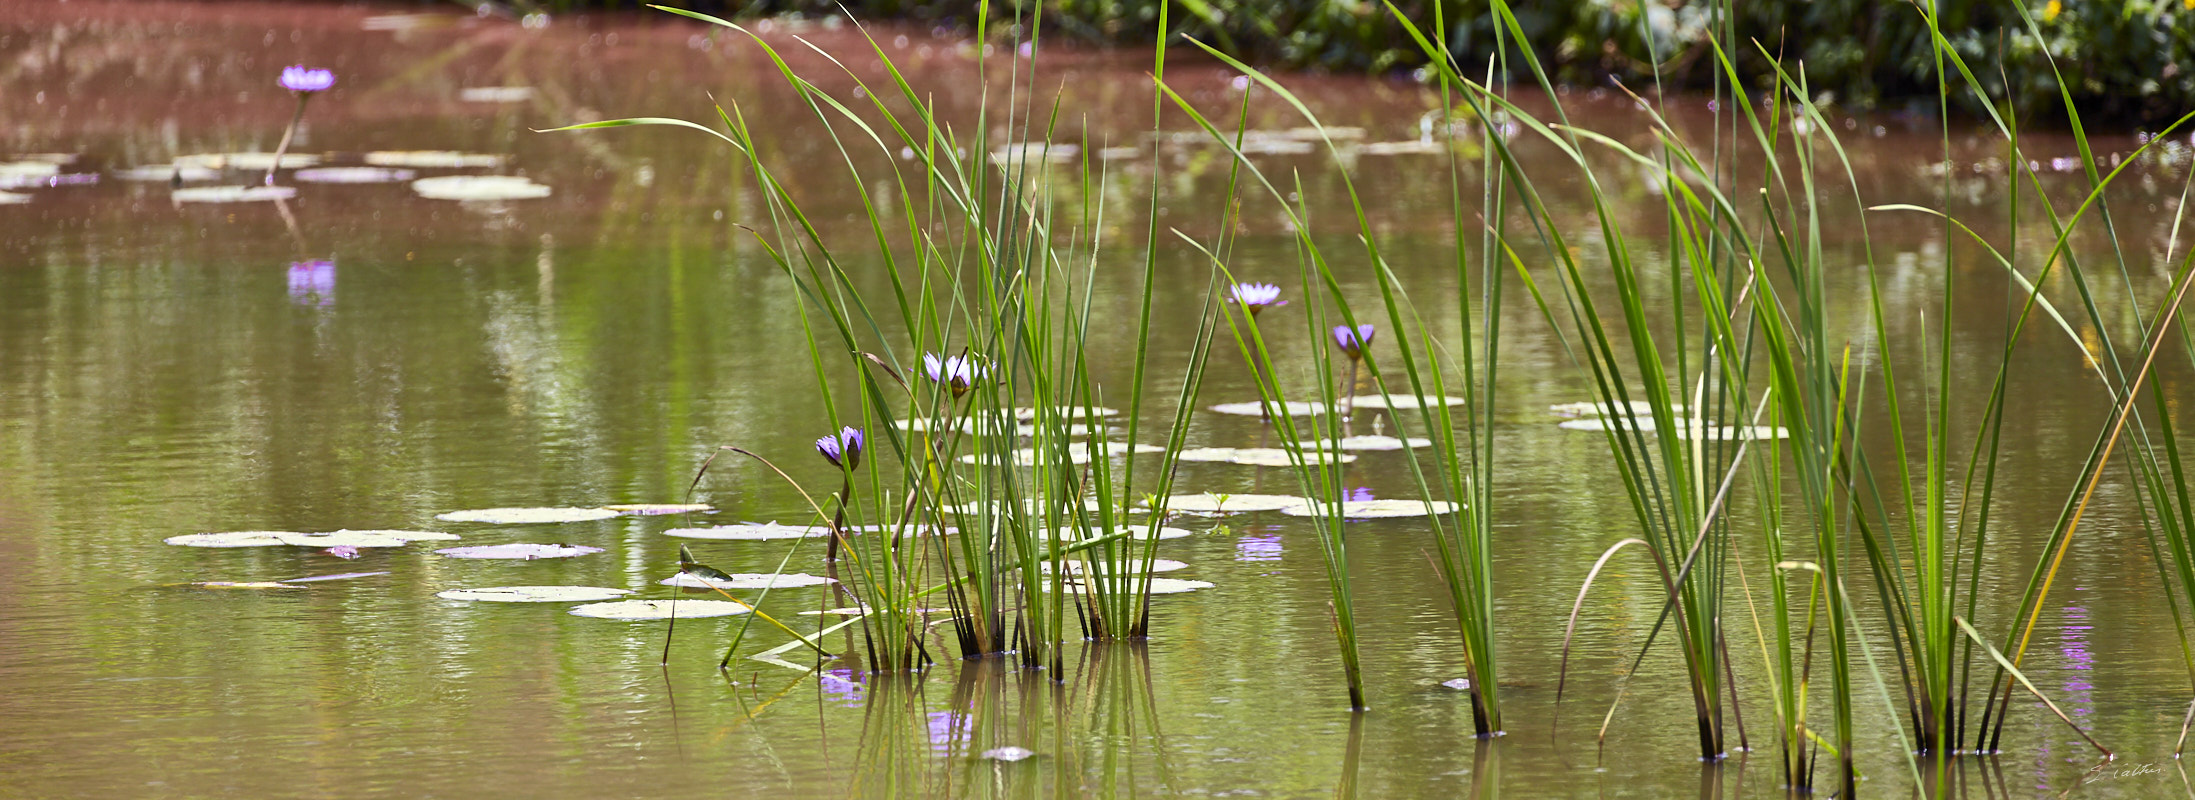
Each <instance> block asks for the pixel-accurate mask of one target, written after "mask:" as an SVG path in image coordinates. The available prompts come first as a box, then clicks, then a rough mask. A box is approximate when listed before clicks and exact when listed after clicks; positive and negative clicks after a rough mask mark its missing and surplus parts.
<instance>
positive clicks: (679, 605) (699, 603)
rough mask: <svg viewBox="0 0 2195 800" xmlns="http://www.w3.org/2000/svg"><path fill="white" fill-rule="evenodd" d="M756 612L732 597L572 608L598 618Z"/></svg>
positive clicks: (696, 616) (574, 613) (697, 616)
mask: <svg viewBox="0 0 2195 800" xmlns="http://www.w3.org/2000/svg"><path fill="white" fill-rule="evenodd" d="M752 611H754V608H753V607H751V606H749V605H747V604H746V603H734V602H732V601H730V600H619V601H616V602H611V603H588V604H586V605H583V606H580V607H578V608H574V609H572V616H575V617H593V618H595V619H622V620H633V621H642V620H656V619H671V618H673V617H676V618H678V619H700V618H702V617H733V616H738V615H740V614H746V613H749V612H752Z"/></svg>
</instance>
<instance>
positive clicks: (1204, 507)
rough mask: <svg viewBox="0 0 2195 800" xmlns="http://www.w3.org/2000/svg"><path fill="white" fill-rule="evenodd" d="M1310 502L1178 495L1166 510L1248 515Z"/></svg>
mask: <svg viewBox="0 0 2195 800" xmlns="http://www.w3.org/2000/svg"><path fill="white" fill-rule="evenodd" d="M1306 502H1309V501H1307V500H1305V499H1303V498H1301V497H1297V496H1295V495H1290V494H1224V493H1220V492H1205V493H1203V494H1177V495H1173V496H1171V497H1168V498H1166V510H1168V511H1186V512H1188V513H1191V514H1246V513H1249V512H1252V511H1279V510H1281V509H1284V508H1288V507H1291V506H1300V505H1303V504H1304V503H1306Z"/></svg>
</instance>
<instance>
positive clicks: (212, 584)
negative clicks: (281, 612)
mask: <svg viewBox="0 0 2195 800" xmlns="http://www.w3.org/2000/svg"><path fill="white" fill-rule="evenodd" d="M187 585H190V586H196V587H198V588H201V589H302V588H305V587H302V586H291V585H289V584H287V583H278V582H275V581H199V582H197V583H192V584H187Z"/></svg>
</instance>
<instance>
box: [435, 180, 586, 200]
mask: <svg viewBox="0 0 2195 800" xmlns="http://www.w3.org/2000/svg"><path fill="white" fill-rule="evenodd" d="M412 191H414V192H418V193H419V196H420V197H424V198H427V199H429V200H537V199H540V198H543V197H548V196H549V195H550V194H551V193H552V191H553V190H552V189H550V188H549V187H547V186H543V185H541V184H538V183H534V182H533V181H530V180H527V179H525V178H520V177H516V176H512V175H443V176H441V177H436V178H420V179H419V180H416V181H412Z"/></svg>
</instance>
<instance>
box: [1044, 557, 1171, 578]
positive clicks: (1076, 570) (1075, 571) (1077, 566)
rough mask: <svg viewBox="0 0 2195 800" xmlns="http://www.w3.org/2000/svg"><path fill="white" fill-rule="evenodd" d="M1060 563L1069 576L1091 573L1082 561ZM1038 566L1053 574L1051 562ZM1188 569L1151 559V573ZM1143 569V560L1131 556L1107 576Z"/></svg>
mask: <svg viewBox="0 0 2195 800" xmlns="http://www.w3.org/2000/svg"><path fill="white" fill-rule="evenodd" d="M1059 563H1060V565H1061V566H1063V567H1065V568H1066V572H1067V574H1069V575H1081V574H1083V573H1084V572H1087V571H1089V569H1090V565H1089V564H1087V563H1084V562H1081V561H1062V562H1059ZM1038 566H1039V568H1040V569H1041V571H1042V572H1044V573H1045V574H1047V575H1049V574H1051V572H1052V562H1050V561H1043V562H1038ZM1188 568H1189V564H1188V563H1187V562H1182V561H1174V560H1172V559H1165V558H1154V559H1151V571H1152V572H1173V571H1175V570H1183V569H1188ZM1142 569H1143V559H1141V558H1136V557H1133V556H1130V557H1129V559H1128V560H1127V561H1126V562H1125V563H1122V564H1120V565H1118V566H1116V567H1114V568H1112V569H1110V570H1108V571H1107V572H1106V573H1105V574H1107V575H1135V574H1137V573H1138V572H1139V571H1141V570H1142Z"/></svg>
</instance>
